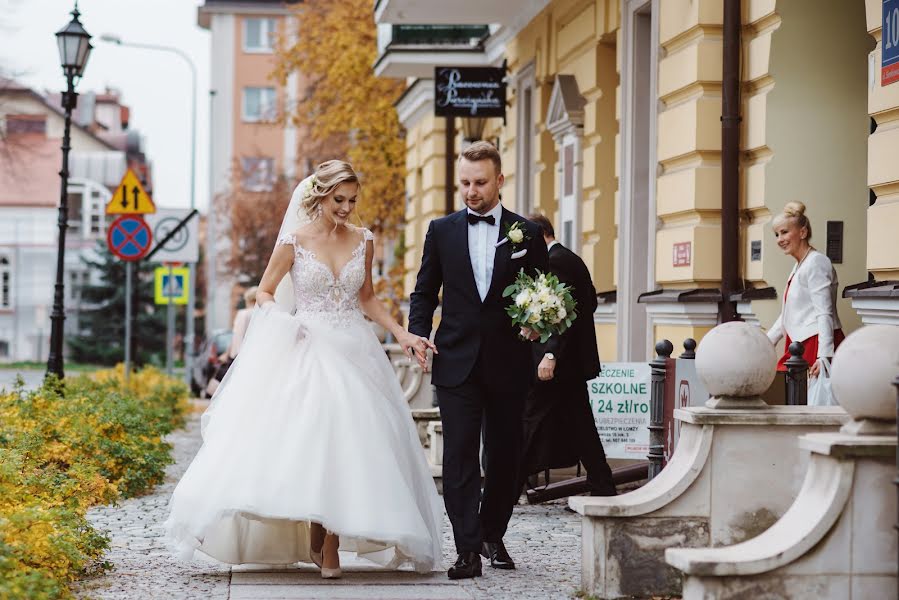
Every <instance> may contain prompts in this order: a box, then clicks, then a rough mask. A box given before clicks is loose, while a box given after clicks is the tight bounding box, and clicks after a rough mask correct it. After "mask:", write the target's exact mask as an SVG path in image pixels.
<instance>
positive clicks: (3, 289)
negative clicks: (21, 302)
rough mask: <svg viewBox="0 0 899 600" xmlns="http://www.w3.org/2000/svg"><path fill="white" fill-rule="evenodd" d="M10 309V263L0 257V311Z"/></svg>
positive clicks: (7, 259)
mask: <svg viewBox="0 0 899 600" xmlns="http://www.w3.org/2000/svg"><path fill="white" fill-rule="evenodd" d="M11 308H12V262H10V260H9V257H8V256H2V255H0V309H11Z"/></svg>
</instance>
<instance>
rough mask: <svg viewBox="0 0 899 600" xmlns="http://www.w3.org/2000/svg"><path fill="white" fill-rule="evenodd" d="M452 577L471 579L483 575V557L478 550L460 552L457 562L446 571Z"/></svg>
mask: <svg viewBox="0 0 899 600" xmlns="http://www.w3.org/2000/svg"><path fill="white" fill-rule="evenodd" d="M446 575H447V577H449V578H450V579H471V578H472V577H480V576H481V557H480V556H479V555H478V553H477V552H460V553H459V558H457V559H456V564H454V565H453V566H451V567H450V568H449V571H447V572H446Z"/></svg>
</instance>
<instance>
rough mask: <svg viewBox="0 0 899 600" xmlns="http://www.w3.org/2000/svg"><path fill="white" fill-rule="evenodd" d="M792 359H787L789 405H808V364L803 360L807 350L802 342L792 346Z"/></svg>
mask: <svg viewBox="0 0 899 600" xmlns="http://www.w3.org/2000/svg"><path fill="white" fill-rule="evenodd" d="M789 350H790V358H788V359H787V362H786V365H787V405H788V406H800V405H801V406H805V405H806V404H808V363H807V362H806V361H805V359H804V358H802V353H803V352H805V348H804V347H803V346H802V342H793V343H792V344H790V348H789Z"/></svg>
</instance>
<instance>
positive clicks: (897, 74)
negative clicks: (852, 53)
mask: <svg viewBox="0 0 899 600" xmlns="http://www.w3.org/2000/svg"><path fill="white" fill-rule="evenodd" d="M882 27H883V28H882V29H881V38H880V50H881V59H880V85H881V86H884V85H889V84H891V83H896V82H897V81H899V0H883V23H882Z"/></svg>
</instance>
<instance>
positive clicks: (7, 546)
mask: <svg viewBox="0 0 899 600" xmlns="http://www.w3.org/2000/svg"><path fill="white" fill-rule="evenodd" d="M59 387H60V386H59V385H58V382H55V381H53V382H48V383H46V384H45V385H44V386H42V387H41V388H40V389H38V390H34V391H25V390H23V389H22V388H21V387H20V388H16V389H13V390H12V391H0V600H6V599H18V598H28V599H29V600H31V599H35V600H39V599H43V598H47V599H50V598H69V597H71V593H70V591H69V588H68V584H69V582H71V581H73V580H74V579H75V578H77V577H78V576H80V575H83V574H85V573H88V572H90V571H92V570H97V569H100V570H102V569H103V568H104V567H105V566H106V565H105V563H103V562H102V556H103V553H104V551H105V550H106V548H107V547H108V545H109V540H108V538H107V537H106V536H105V535H104V534H102V533H100V532H98V531H97V530H95V529H94V528H93V527H92V526H91V525H90V524H89V523H88V521H87V520H86V518H85V514H86V512H87V510H88V508H90V507H91V506H94V505H96V504H106V503H110V502H114V501H115V500H117V499H119V498H127V497H130V496H135V495H139V494H141V493H144V492H146V491H148V490H150V489H151V488H152V487H153V486H155V485H156V484H158V483H160V482H161V481H162V479H163V477H164V474H165V467H166V466H167V465H168V464H170V463H171V462H172V458H171V446H170V445H169V444H167V443H166V442H164V441H163V440H162V436H163V435H165V434H166V433H169V432H170V431H172V430H173V429H174V428H176V427H179V426H181V425H182V424H183V422H184V416H185V413H186V409H187V406H188V402H187V400H188V390H187V387H186V386H185V385H184V384H183V383H181V382H178V381H176V380H174V379H171V378H168V377H165V376H164V375H163V374H162V373H160V372H159V371H158V370H156V369H153V368H147V369H144V370H142V371H140V372H138V373H135V374H133V375H132V376H131V380H130V382H129V386H128V388H127V389H126V388H125V386H124V385H123V381H122V369H121V367H118V368H116V369H110V370H106V371H98V372H96V373H93V374H92V375H90V376H87V375H82V376H80V377H77V378H73V379H66V381H65V386H64V394H63V393H60V391H59Z"/></svg>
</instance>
